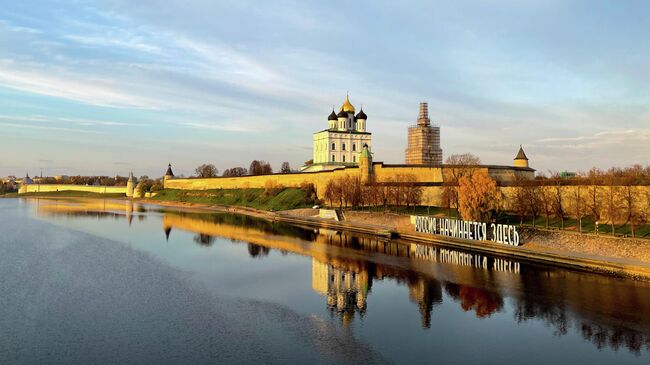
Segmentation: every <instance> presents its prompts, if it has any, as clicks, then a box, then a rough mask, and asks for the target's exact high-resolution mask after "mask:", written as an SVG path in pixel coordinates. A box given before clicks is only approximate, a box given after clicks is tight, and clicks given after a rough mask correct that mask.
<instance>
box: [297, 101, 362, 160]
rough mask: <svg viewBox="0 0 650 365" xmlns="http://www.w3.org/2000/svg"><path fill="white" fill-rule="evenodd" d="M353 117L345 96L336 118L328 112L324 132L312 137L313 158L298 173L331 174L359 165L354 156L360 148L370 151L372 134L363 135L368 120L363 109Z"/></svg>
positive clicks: (335, 114)
mask: <svg viewBox="0 0 650 365" xmlns="http://www.w3.org/2000/svg"><path fill="white" fill-rule="evenodd" d="M354 113H355V108H354V106H353V105H352V103H350V99H349V97H347V96H346V97H345V101H344V102H343V105H342V106H341V110H340V111H339V112H338V114H337V113H335V112H334V110H332V113H331V114H330V115H329V116H328V117H327V122H328V127H327V129H325V130H322V131H320V132H316V133H314V137H313V144H314V149H313V156H314V157H313V160H312V161H311V164H307V165H305V166H303V167H302V169H301V170H302V171H304V172H310V171H322V170H332V169H334V168H337V167H342V166H357V165H358V164H359V161H358V158H359V156H358V154H359V153H360V152H361V151H362V150H363V147H364V146H368V149H371V145H372V134H371V133H370V132H368V131H366V121H367V120H368V116H367V115H366V113H364V112H363V108H361V110H360V111H359V113H358V114H356V115H355V114H354Z"/></svg>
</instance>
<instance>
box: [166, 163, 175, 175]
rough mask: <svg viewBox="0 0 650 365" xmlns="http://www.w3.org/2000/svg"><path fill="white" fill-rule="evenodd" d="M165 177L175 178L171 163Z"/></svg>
mask: <svg viewBox="0 0 650 365" xmlns="http://www.w3.org/2000/svg"><path fill="white" fill-rule="evenodd" d="M165 176H174V172H173V171H172V164H171V162H170V163H169V165H167V172H165Z"/></svg>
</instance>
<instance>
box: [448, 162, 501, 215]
mask: <svg viewBox="0 0 650 365" xmlns="http://www.w3.org/2000/svg"><path fill="white" fill-rule="evenodd" d="M498 195H499V191H498V188H497V184H496V181H494V180H493V179H492V178H491V177H490V176H489V175H488V173H487V171H484V170H475V171H474V172H473V173H472V174H471V175H469V176H462V177H461V178H460V180H459V186H458V203H459V205H458V210H459V211H460V214H461V216H462V217H463V219H465V220H477V221H481V220H487V219H489V218H490V213H491V212H492V211H493V210H495V208H496V203H497V200H498V199H499V197H498Z"/></svg>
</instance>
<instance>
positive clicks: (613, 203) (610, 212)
mask: <svg viewBox="0 0 650 365" xmlns="http://www.w3.org/2000/svg"><path fill="white" fill-rule="evenodd" d="M616 183H617V182H616V178H615V176H614V174H612V173H610V172H608V174H607V175H606V177H605V195H604V198H605V199H604V204H603V206H604V211H605V214H606V215H607V219H608V221H609V224H610V225H611V227H612V235H615V234H616V226H615V225H616V220H617V219H618V216H619V214H620V203H619V201H618V195H619V193H618V186H616Z"/></svg>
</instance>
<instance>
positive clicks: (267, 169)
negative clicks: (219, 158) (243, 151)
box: [194, 160, 294, 178]
mask: <svg viewBox="0 0 650 365" xmlns="http://www.w3.org/2000/svg"><path fill="white" fill-rule="evenodd" d="M279 172H280V173H281V174H288V173H291V172H294V171H293V170H291V166H290V165H289V162H287V161H284V162H283V163H282V165H281V166H280V171H279ZM272 173H273V168H272V167H271V164H270V163H268V162H266V161H264V160H253V161H251V164H250V165H249V167H248V169H246V168H245V167H241V166H238V167H231V168H228V169H225V170H224V171H223V173H222V174H221V176H222V177H236V176H247V175H249V176H250V175H270V174H272ZM194 176H195V177H200V178H211V177H218V176H219V170H218V169H217V168H216V167H215V166H214V165H213V164H202V165H199V166H197V167H196V169H194Z"/></svg>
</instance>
